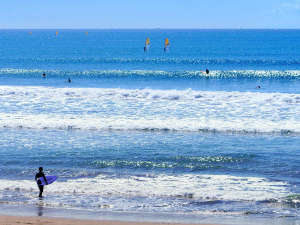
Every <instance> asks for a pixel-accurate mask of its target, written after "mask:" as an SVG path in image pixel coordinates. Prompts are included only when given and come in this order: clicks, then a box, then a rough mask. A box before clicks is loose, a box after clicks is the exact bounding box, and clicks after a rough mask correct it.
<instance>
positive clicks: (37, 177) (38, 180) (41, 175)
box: [35, 167, 48, 198]
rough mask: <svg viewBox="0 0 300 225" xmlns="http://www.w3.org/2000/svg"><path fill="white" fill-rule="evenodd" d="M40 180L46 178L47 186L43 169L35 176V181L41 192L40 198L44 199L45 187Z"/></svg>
mask: <svg viewBox="0 0 300 225" xmlns="http://www.w3.org/2000/svg"><path fill="white" fill-rule="evenodd" d="M40 178H44V180H45V182H46V184H48V182H47V179H46V177H45V174H44V172H43V167H40V168H39V172H38V173H37V174H36V175H35V180H36V182H37V185H38V187H39V190H40V194H39V197H40V198H41V197H43V191H44V185H42V181H41V180H40Z"/></svg>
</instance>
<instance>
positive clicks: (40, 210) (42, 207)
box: [37, 199, 44, 216]
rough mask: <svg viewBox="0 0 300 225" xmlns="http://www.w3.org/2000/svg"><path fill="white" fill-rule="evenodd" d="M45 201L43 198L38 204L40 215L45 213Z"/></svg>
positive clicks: (38, 213)
mask: <svg viewBox="0 0 300 225" xmlns="http://www.w3.org/2000/svg"><path fill="white" fill-rule="evenodd" d="M43 211H44V202H43V200H42V199H40V200H39V204H38V207H37V215H38V216H43V214H44V212H43Z"/></svg>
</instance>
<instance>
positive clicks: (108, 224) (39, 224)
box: [0, 216, 208, 225]
mask: <svg viewBox="0 0 300 225" xmlns="http://www.w3.org/2000/svg"><path fill="white" fill-rule="evenodd" d="M0 224H1V225H172V224H175V223H149V222H120V221H98V220H78V219H65V218H47V217H21V216H0ZM185 225H186V224H185ZM193 225H195V224H193ZM198 225H200V224H198ZM201 225H208V224H201Z"/></svg>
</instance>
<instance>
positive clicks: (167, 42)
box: [164, 38, 170, 51]
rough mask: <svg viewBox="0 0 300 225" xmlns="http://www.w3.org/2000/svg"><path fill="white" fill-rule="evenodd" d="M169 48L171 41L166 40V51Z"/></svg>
mask: <svg viewBox="0 0 300 225" xmlns="http://www.w3.org/2000/svg"><path fill="white" fill-rule="evenodd" d="M169 46H170V42H169V39H168V38H166V40H165V47H164V51H167V50H168V48H169Z"/></svg>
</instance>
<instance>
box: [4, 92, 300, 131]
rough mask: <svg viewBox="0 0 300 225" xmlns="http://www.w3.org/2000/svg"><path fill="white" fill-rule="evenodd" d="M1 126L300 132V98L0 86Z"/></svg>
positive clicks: (276, 95) (288, 96) (282, 94)
mask: <svg viewBox="0 0 300 225" xmlns="http://www.w3.org/2000/svg"><path fill="white" fill-rule="evenodd" d="M0 103H1V105H2V107H1V109H0V127H9V128H21V127H22V128H24V127H25V128H33V129H44V128H52V129H76V128H78V129H115V130H176V131H199V130H200V131H211V132H215V131H217V132H218V131H220V132H254V133H260V132H261V133H266V132H267V133H269V132H271V133H272V132H275V133H282V132H283V133H288V132H295V133H300V121H299V119H298V118H300V94H286V93H253V92H224V91H220V92H211V91H210V92H209V91H194V90H182V91H179V90H151V89H142V90H129V89H118V88H116V89H101V88H54V87H13V86H1V87H0Z"/></svg>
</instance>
